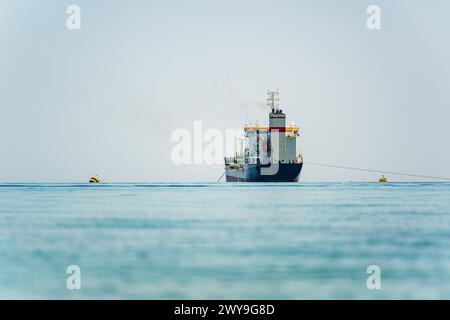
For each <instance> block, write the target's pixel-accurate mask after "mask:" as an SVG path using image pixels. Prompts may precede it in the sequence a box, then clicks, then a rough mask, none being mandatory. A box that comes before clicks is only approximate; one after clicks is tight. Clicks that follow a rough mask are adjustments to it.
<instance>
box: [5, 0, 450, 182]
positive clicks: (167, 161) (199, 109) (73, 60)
mask: <svg viewBox="0 0 450 320" xmlns="http://www.w3.org/2000/svg"><path fill="white" fill-rule="evenodd" d="M70 4H76V5H79V6H80V8H81V30H68V29H67V28H66V19H67V17H68V14H66V8H67V7H68V6H69V5H70ZM370 4H376V5H379V6H380V7H381V10H382V11H381V26H382V28H381V30H376V31H373V30H372V31H371V30H368V29H367V27H366V19H367V14H366V8H367V7H368V5H370ZM449 12H450V2H448V1H444V0H441V1H437V0H436V1H411V0H408V1H406V0H405V1H400V0H389V1H381V0H377V1H364V0H349V1H335V0H328V1H325V0H314V1H312V0H310V1H298V0H295V1H294V0H292V1H273V0H272V1H264V0H255V1H242V0H239V1H237V0H229V1H144V0H142V1H138V0H133V1H118V0H114V1H100V0H96V1H92V0H90V1H88V0H86V1H84V0H83V1H50V0H39V1H31V0H27V1H25V0H0V88H1V89H0V148H1V157H0V182H78V181H87V180H88V179H89V177H90V176H91V175H93V174H98V175H100V176H101V177H102V178H104V179H105V180H106V181H110V182H127V181H129V182H134V181H142V182H153V181H155V182H166V181H167V182H168V181H170V182H176V181H182V182H198V181H216V180H217V179H218V178H219V177H220V175H221V174H222V173H223V168H222V166H217V165H216V166H207V165H195V166H186V165H184V166H175V165H173V164H172V162H171V149H172V147H173V146H174V143H173V142H172V141H171V139H170V138H171V133H172V132H173V130H175V129H177V128H186V129H188V130H192V128H193V121H196V120H199V121H203V126H204V128H205V129H207V128H217V129H220V130H225V129H227V128H236V129H237V128H241V127H242V126H243V125H244V124H245V123H246V122H249V121H255V120H256V119H259V121H260V122H264V121H265V119H266V118H267V109H265V108H263V107H261V102H263V101H265V94H266V92H267V89H275V88H278V89H279V90H280V102H281V107H282V109H283V110H284V112H285V113H286V114H287V120H288V122H290V121H295V122H296V123H297V124H298V125H300V126H301V128H302V133H303V135H302V137H301V144H302V147H303V152H304V158H305V161H312V162H321V163H330V164H336V165H343V166H354V167H362V168H372V169H384V170H390V171H400V172H409V173H416V174H423V175H433V176H444V177H445V176H447V177H450V167H449V163H450V148H449V145H450V143H449V140H450V126H449V120H450V109H449V108H450V61H449V57H450V44H449V41H448V39H449V38H450V37H449V33H450V28H449V27H448V14H449ZM376 178H377V174H373V173H361V172H351V171H347V170H339V169H325V168H322V167H313V166H308V165H305V166H304V169H303V172H302V176H301V180H302V181H334V180H337V181H349V180H362V181H370V180H373V179H376ZM392 180H402V181H409V180H417V179H407V178H404V177H395V176H393V177H392Z"/></svg>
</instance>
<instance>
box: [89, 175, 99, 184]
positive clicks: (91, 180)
mask: <svg viewBox="0 0 450 320" xmlns="http://www.w3.org/2000/svg"><path fill="white" fill-rule="evenodd" d="M100 182H102V179H100V178H99V177H98V176H97V175H95V176H92V177H91V179H89V183H100Z"/></svg>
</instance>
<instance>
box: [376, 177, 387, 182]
mask: <svg viewBox="0 0 450 320" xmlns="http://www.w3.org/2000/svg"><path fill="white" fill-rule="evenodd" d="M378 182H388V180H387V178H386V177H385V176H381V177H380V178H378Z"/></svg>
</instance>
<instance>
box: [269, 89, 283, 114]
mask: <svg viewBox="0 0 450 320" xmlns="http://www.w3.org/2000/svg"><path fill="white" fill-rule="evenodd" d="M279 94H280V93H279V92H278V89H277V91H270V90H269V91H267V106H268V107H269V108H270V109H272V112H275V110H276V111H278V106H279V102H280V98H278V95H279Z"/></svg>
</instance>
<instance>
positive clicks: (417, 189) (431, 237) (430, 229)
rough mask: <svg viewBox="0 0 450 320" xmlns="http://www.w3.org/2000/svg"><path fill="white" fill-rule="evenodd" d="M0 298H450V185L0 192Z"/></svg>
mask: <svg viewBox="0 0 450 320" xmlns="http://www.w3.org/2000/svg"><path fill="white" fill-rule="evenodd" d="M72 265H75V266H78V267H79V268H80V274H79V280H80V286H81V289H79V290H76V289H75V290H71V289H68V286H67V283H66V282H67V279H68V277H70V276H71V274H68V273H67V268H68V266H72ZM373 265H375V266H378V267H379V270H380V274H379V281H380V282H379V283H380V285H381V288H380V289H379V290H378V289H373V288H372V289H369V288H370V286H368V285H367V279H368V278H369V277H370V276H371V273H367V271H368V270H367V268H368V267H369V266H373ZM369 271H370V270H369ZM0 298H7V299H8V298H31V299H34V298H36V299H48V298H50V299H55V298H59V299H87V298H95V299H110V298H111V299H116V298H124V299H305V298H306V299H321V298H322V299H399V298H404V299H416V298H417V299H418V298H424V299H432V298H447V299H450V183H386V184H382V183H297V184H227V183H221V184H175V183H174V184H99V185H88V184H3V185H0Z"/></svg>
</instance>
